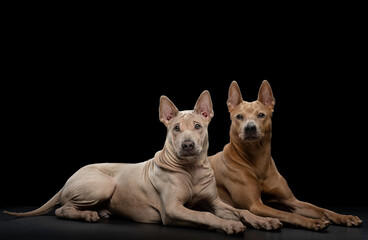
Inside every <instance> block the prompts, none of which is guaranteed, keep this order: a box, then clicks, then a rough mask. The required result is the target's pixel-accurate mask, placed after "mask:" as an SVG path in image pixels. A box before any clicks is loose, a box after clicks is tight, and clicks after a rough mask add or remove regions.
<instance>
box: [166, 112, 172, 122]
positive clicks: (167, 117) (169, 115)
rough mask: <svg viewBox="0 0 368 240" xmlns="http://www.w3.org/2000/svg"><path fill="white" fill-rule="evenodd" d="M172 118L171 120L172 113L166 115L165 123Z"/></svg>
mask: <svg viewBox="0 0 368 240" xmlns="http://www.w3.org/2000/svg"><path fill="white" fill-rule="evenodd" d="M172 118H173V115H172V113H170V114H168V115H167V116H166V120H167V121H170V120H171V119H172Z"/></svg>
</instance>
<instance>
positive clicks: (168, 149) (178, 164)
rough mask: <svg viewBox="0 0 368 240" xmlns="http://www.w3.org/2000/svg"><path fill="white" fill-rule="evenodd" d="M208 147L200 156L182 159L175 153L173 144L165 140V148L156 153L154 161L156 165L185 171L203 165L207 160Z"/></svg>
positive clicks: (171, 169)
mask: <svg viewBox="0 0 368 240" xmlns="http://www.w3.org/2000/svg"><path fill="white" fill-rule="evenodd" d="M206 149H207V148H205V149H204V151H202V152H201V153H200V154H199V155H198V156H196V157H193V158H192V159H180V158H178V156H177V155H176V153H175V150H174V148H173V146H172V145H171V144H170V143H168V141H166V142H165V145H164V148H163V149H162V150H161V151H158V152H157V153H156V154H155V157H154V161H155V163H156V165H158V166H159V167H161V168H164V169H167V170H170V171H174V172H183V173H184V172H185V173H188V172H189V170H191V169H193V168H195V167H196V166H202V165H203V164H205V162H206V161H207V150H206Z"/></svg>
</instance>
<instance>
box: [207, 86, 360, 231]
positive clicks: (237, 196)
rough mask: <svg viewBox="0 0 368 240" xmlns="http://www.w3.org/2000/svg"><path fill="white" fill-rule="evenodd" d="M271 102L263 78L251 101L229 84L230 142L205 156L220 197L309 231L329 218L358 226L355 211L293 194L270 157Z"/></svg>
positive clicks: (239, 206) (319, 227)
mask: <svg viewBox="0 0 368 240" xmlns="http://www.w3.org/2000/svg"><path fill="white" fill-rule="evenodd" d="M274 105H275V99H274V97H273V93H272V90H271V86H270V84H269V83H268V82H267V81H266V80H264V81H263V82H262V85H261V87H260V89H259V92H258V100H257V101H253V102H246V101H243V98H242V95H241V92H240V88H239V86H238V84H237V82H236V81H233V82H232V83H231V85H230V88H229V95H228V100H227V107H228V110H229V112H230V118H231V127H230V143H228V144H227V145H225V147H224V149H223V151H222V152H219V153H217V154H216V155H213V156H211V157H209V161H210V164H211V167H212V168H213V170H214V172H215V178H216V182H217V188H218V191H219V195H220V198H221V199H222V200H223V201H224V202H225V203H227V204H229V205H231V206H233V207H236V208H241V209H247V210H249V211H250V212H252V213H254V214H256V215H259V216H267V217H274V218H278V219H279V220H280V221H281V222H284V223H289V224H292V225H295V226H298V227H302V228H307V229H310V230H316V231H318V230H323V229H325V228H327V227H328V226H329V224H330V223H333V224H338V225H345V226H359V225H360V224H361V223H362V221H361V220H360V219H359V218H358V217H356V216H351V215H341V214H337V213H335V212H332V211H330V210H327V209H323V208H320V207H317V206H314V205H312V204H310V203H307V202H302V201H299V200H298V199H296V198H295V197H294V195H293V193H292V192H291V190H290V188H289V187H288V184H287V182H286V180H285V179H284V178H283V177H282V176H281V175H280V173H279V172H278V171H277V168H276V165H275V162H274V160H273V159H272V157H271V117H272V113H273V110H274ZM261 196H262V198H261ZM264 202H265V203H267V202H268V203H272V204H276V205H278V206H281V207H282V208H280V209H283V210H286V211H282V210H277V209H275V208H272V207H270V206H267V205H265V204H264Z"/></svg>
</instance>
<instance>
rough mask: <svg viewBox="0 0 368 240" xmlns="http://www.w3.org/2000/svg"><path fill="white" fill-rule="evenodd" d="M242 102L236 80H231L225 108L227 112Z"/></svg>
mask: <svg viewBox="0 0 368 240" xmlns="http://www.w3.org/2000/svg"><path fill="white" fill-rule="evenodd" d="M242 102H243V98H242V95H241V92H240V88H239V85H238V83H237V82H236V81H233V82H232V83H231V85H230V88H229V97H228V99H227V102H226V103H227V108H228V109H229V112H231V111H232V110H234V108H236V107H237V106H238V105H239V104H240V103H242Z"/></svg>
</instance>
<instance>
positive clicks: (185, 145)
mask: <svg viewBox="0 0 368 240" xmlns="http://www.w3.org/2000/svg"><path fill="white" fill-rule="evenodd" d="M181 146H182V148H183V149H184V150H185V151H190V150H192V149H193V148H194V142H193V141H192V140H185V141H183V143H182V144H181Z"/></svg>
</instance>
